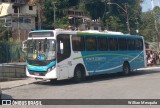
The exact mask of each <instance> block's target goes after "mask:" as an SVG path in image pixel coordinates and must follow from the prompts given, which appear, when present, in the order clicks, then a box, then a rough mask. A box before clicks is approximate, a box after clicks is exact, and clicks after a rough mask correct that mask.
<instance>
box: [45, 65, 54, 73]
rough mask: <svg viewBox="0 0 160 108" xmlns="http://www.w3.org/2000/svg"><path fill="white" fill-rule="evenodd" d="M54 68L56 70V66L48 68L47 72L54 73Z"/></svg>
mask: <svg viewBox="0 0 160 108" xmlns="http://www.w3.org/2000/svg"><path fill="white" fill-rule="evenodd" d="M54 68H55V66H52V67H50V68H48V70H47V72H50V71H52V70H53V69H54Z"/></svg>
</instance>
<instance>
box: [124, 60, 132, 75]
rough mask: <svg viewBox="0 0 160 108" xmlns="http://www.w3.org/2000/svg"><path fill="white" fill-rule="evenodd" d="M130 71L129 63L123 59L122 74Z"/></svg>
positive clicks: (127, 73)
mask: <svg viewBox="0 0 160 108" xmlns="http://www.w3.org/2000/svg"><path fill="white" fill-rule="evenodd" d="M130 73H131V67H130V63H129V62H128V61H125V62H124V63H123V74H124V75H129V74H130Z"/></svg>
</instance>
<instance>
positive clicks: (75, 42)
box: [72, 36, 84, 51]
mask: <svg viewBox="0 0 160 108" xmlns="http://www.w3.org/2000/svg"><path fill="white" fill-rule="evenodd" d="M72 48H73V51H84V37H82V36H72Z"/></svg>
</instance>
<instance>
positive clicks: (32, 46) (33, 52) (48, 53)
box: [27, 39, 56, 61]
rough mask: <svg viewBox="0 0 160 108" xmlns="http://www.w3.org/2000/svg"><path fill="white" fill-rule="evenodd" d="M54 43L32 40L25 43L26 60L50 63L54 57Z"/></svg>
mask: <svg viewBox="0 0 160 108" xmlns="http://www.w3.org/2000/svg"><path fill="white" fill-rule="evenodd" d="M55 51H56V41H55V40H53V39H34V40H28V41H27V60H36V61H37V60H38V61H51V60H53V59H55V57H56V52H55Z"/></svg>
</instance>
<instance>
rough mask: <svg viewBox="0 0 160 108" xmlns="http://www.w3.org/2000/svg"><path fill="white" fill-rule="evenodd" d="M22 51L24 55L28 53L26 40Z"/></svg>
mask: <svg viewBox="0 0 160 108" xmlns="http://www.w3.org/2000/svg"><path fill="white" fill-rule="evenodd" d="M22 51H23V52H24V53H26V52H27V40H25V41H23V42H22Z"/></svg>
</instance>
